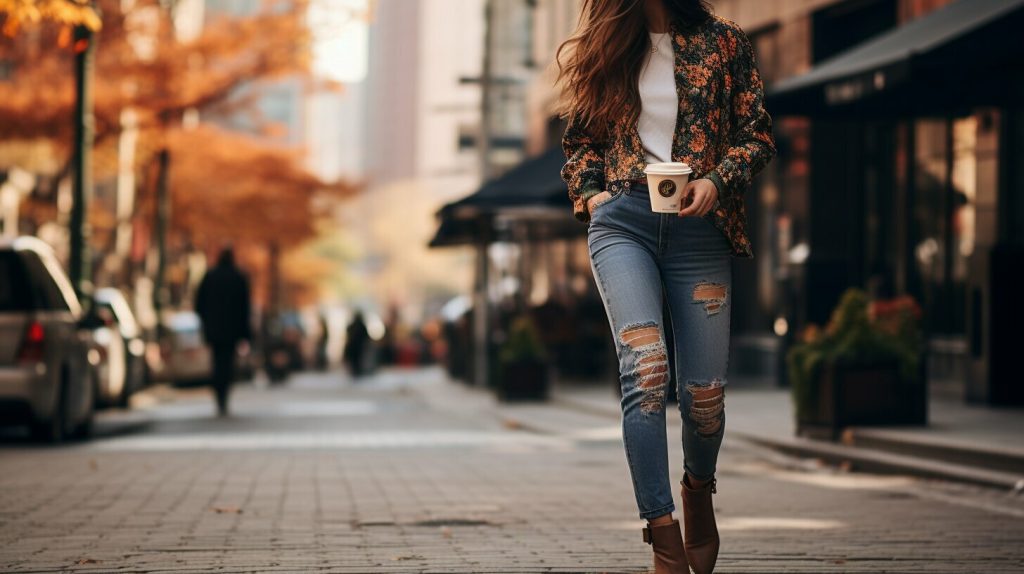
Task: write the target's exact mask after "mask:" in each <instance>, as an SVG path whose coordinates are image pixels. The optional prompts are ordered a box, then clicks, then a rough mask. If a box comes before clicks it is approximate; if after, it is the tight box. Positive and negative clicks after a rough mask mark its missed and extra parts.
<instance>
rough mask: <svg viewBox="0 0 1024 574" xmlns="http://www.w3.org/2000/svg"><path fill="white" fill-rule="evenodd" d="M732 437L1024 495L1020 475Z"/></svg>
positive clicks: (799, 441) (830, 446) (808, 442)
mask: <svg viewBox="0 0 1024 574" xmlns="http://www.w3.org/2000/svg"><path fill="white" fill-rule="evenodd" d="M733 436H735V437H737V438H740V439H742V440H745V441H747V442H750V443H754V444H757V445H760V446H764V447H767V448H771V449H774V450H777V451H780V452H784V453H787V454H792V455H798V456H805V457H815V458H820V459H823V460H825V461H827V462H830V463H833V464H852V465H853V467H854V468H855V469H857V470H866V471H870V472H878V473H886V474H909V475H912V476H918V477H921V478H939V479H944V480H951V481H956V482H964V483H968V484H975V485H980V486H987V487H995V488H1000V489H1006V490H1012V491H1017V492H1020V491H1024V476H1021V475H1019V474H1013V473H1008V472H1001V471H996V470H986V469H980V468H974V467H969V466H964V465H960V464H954V463H949V462H944V461H938V460H932V459H926V458H920V457H915V456H910V455H905V454H893V453H888V452H882V451H878V450H873V449H868V448H863V447H855V446H846V445H841V444H835V443H828V442H824V441H819V440H813V439H808V438H802V437H793V438H788V439H783V438H774V437H765V436H761V435H756V434H751V433H747V432H743V431H735V430H734V431H733Z"/></svg>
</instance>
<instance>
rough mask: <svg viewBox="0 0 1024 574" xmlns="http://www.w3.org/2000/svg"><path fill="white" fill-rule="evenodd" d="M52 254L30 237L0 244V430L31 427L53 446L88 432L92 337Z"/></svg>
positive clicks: (92, 392)
mask: <svg viewBox="0 0 1024 574" xmlns="http://www.w3.org/2000/svg"><path fill="white" fill-rule="evenodd" d="M81 315H82V310H81V306H80V304H79V302H78V297H77V296H76V295H75V292H74V290H73V289H72V287H71V283H70V282H69V281H68V278H67V276H66V275H65V274H64V271H63V270H62V269H61V266H60V263H58V261H57V258H56V257H55V256H54V255H53V251H52V250H51V249H50V248H49V246H47V245H46V244H45V243H43V242H42V241H40V240H38V239H36V238H33V237H19V238H16V239H0V424H26V423H27V424H29V425H30V428H31V430H32V432H33V434H34V435H35V436H36V437H38V438H40V439H43V440H47V441H51V442H57V441H60V440H62V439H64V438H66V437H68V436H74V435H84V434H88V432H89V431H90V430H91V424H92V417H93V407H94V402H95V389H94V384H93V381H92V380H91V377H90V368H89V365H88V359H87V354H88V351H89V348H90V345H91V341H90V339H91V335H90V333H89V331H88V330H86V329H83V328H81V324H80V321H81Z"/></svg>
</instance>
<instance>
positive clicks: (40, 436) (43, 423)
mask: <svg viewBox="0 0 1024 574" xmlns="http://www.w3.org/2000/svg"><path fill="white" fill-rule="evenodd" d="M67 402H68V393H67V376H66V375H62V376H61V384H60V387H58V389H57V407H56V408H55V409H54V411H53V414H52V415H50V418H49V419H43V420H37V421H35V422H34V423H33V424H32V429H31V430H32V437H33V438H35V439H36V440H38V441H40V442H45V443H50V444H57V443H59V442H60V441H62V440H64V436H65V433H66V430H65V429H66V428H67V427H66V425H67V417H68V405H67Z"/></svg>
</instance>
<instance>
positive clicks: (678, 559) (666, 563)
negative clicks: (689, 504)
mask: <svg viewBox="0 0 1024 574" xmlns="http://www.w3.org/2000/svg"><path fill="white" fill-rule="evenodd" d="M643 535H644V542H646V543H648V544H650V545H651V548H652V550H654V574H690V566H689V564H688V563H687V561H686V549H685V548H684V547H683V534H682V532H681V531H680V529H679V521H678V520H673V521H672V522H669V523H668V524H660V525H657V526H654V525H652V524H650V523H648V524H647V526H645V527H644V529H643Z"/></svg>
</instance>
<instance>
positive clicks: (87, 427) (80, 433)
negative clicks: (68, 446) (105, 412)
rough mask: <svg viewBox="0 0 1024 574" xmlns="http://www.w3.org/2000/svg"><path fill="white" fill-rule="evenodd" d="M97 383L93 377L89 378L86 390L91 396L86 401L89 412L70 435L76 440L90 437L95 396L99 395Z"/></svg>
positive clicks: (94, 413)
mask: <svg viewBox="0 0 1024 574" xmlns="http://www.w3.org/2000/svg"><path fill="white" fill-rule="evenodd" d="M99 384H100V383H99V381H98V380H96V378H95V377H90V380H89V386H88V388H89V389H90V391H91V392H92V394H93V396H92V398H90V400H88V401H86V404H87V405H89V407H88V408H89V411H88V412H86V413H85V418H83V419H82V420H81V421H80V422H79V423H78V424H77V425H76V426H75V430H74V432H73V433H72V436H74V437H75V438H77V439H87V438H89V437H91V436H92V430H93V421H94V420H95V419H96V398H95V397H96V395H98V394H99Z"/></svg>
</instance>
